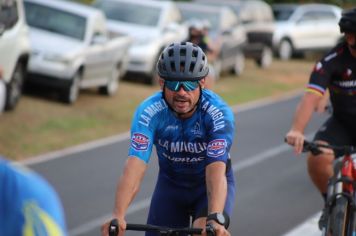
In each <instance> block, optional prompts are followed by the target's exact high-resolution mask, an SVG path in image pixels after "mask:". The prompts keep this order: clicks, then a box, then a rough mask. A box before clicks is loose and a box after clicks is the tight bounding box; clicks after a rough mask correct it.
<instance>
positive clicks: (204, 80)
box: [199, 77, 206, 89]
mask: <svg viewBox="0 0 356 236" xmlns="http://www.w3.org/2000/svg"><path fill="white" fill-rule="evenodd" d="M205 82H206V77H205V78H204V79H201V80H200V81H199V83H200V86H201V88H202V89H203V88H205Z"/></svg>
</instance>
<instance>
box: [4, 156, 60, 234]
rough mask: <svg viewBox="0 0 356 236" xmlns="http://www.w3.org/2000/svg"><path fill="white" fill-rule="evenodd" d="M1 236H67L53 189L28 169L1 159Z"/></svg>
mask: <svg viewBox="0 0 356 236" xmlns="http://www.w3.org/2000/svg"><path fill="white" fill-rule="evenodd" d="M0 235H1V236H62V235H67V234H66V231H65V221H64V214H63V209H62V206H61V204H60V201H59V198H58V196H57V194H56V193H55V191H54V190H53V188H52V187H51V186H50V185H49V184H48V183H47V182H46V181H45V180H44V179H43V178H42V177H40V176H39V175H37V174H36V173H34V172H33V171H30V170H29V169H27V168H25V167H22V166H20V165H19V164H14V163H11V162H8V161H6V160H4V159H1V157H0Z"/></svg>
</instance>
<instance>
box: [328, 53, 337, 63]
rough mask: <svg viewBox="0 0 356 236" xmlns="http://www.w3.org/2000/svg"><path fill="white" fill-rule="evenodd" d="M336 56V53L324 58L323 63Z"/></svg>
mask: <svg viewBox="0 0 356 236" xmlns="http://www.w3.org/2000/svg"><path fill="white" fill-rule="evenodd" d="M336 56H337V52H334V53H331V54H330V55H328V56H326V57H325V61H330V60H331V59H333V58H335V57H336Z"/></svg>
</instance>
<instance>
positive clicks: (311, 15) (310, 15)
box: [299, 11, 317, 22]
mask: <svg viewBox="0 0 356 236" xmlns="http://www.w3.org/2000/svg"><path fill="white" fill-rule="evenodd" d="M315 20H317V17H316V12H315V11H309V12H305V13H304V14H302V15H301V17H300V18H299V22H308V21H315Z"/></svg>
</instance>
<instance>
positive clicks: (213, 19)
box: [181, 8, 220, 31]
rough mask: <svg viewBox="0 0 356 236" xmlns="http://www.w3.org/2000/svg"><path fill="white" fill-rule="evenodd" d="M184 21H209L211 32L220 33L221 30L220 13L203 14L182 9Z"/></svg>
mask: <svg viewBox="0 0 356 236" xmlns="http://www.w3.org/2000/svg"><path fill="white" fill-rule="evenodd" d="M181 14H182V17H183V21H189V20H191V19H199V20H200V19H201V20H205V19H206V20H208V21H209V23H210V26H211V27H210V31H218V30H219V29H220V15H219V13H218V12H203V11H199V10H195V9H188V8H187V9H181Z"/></svg>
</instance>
